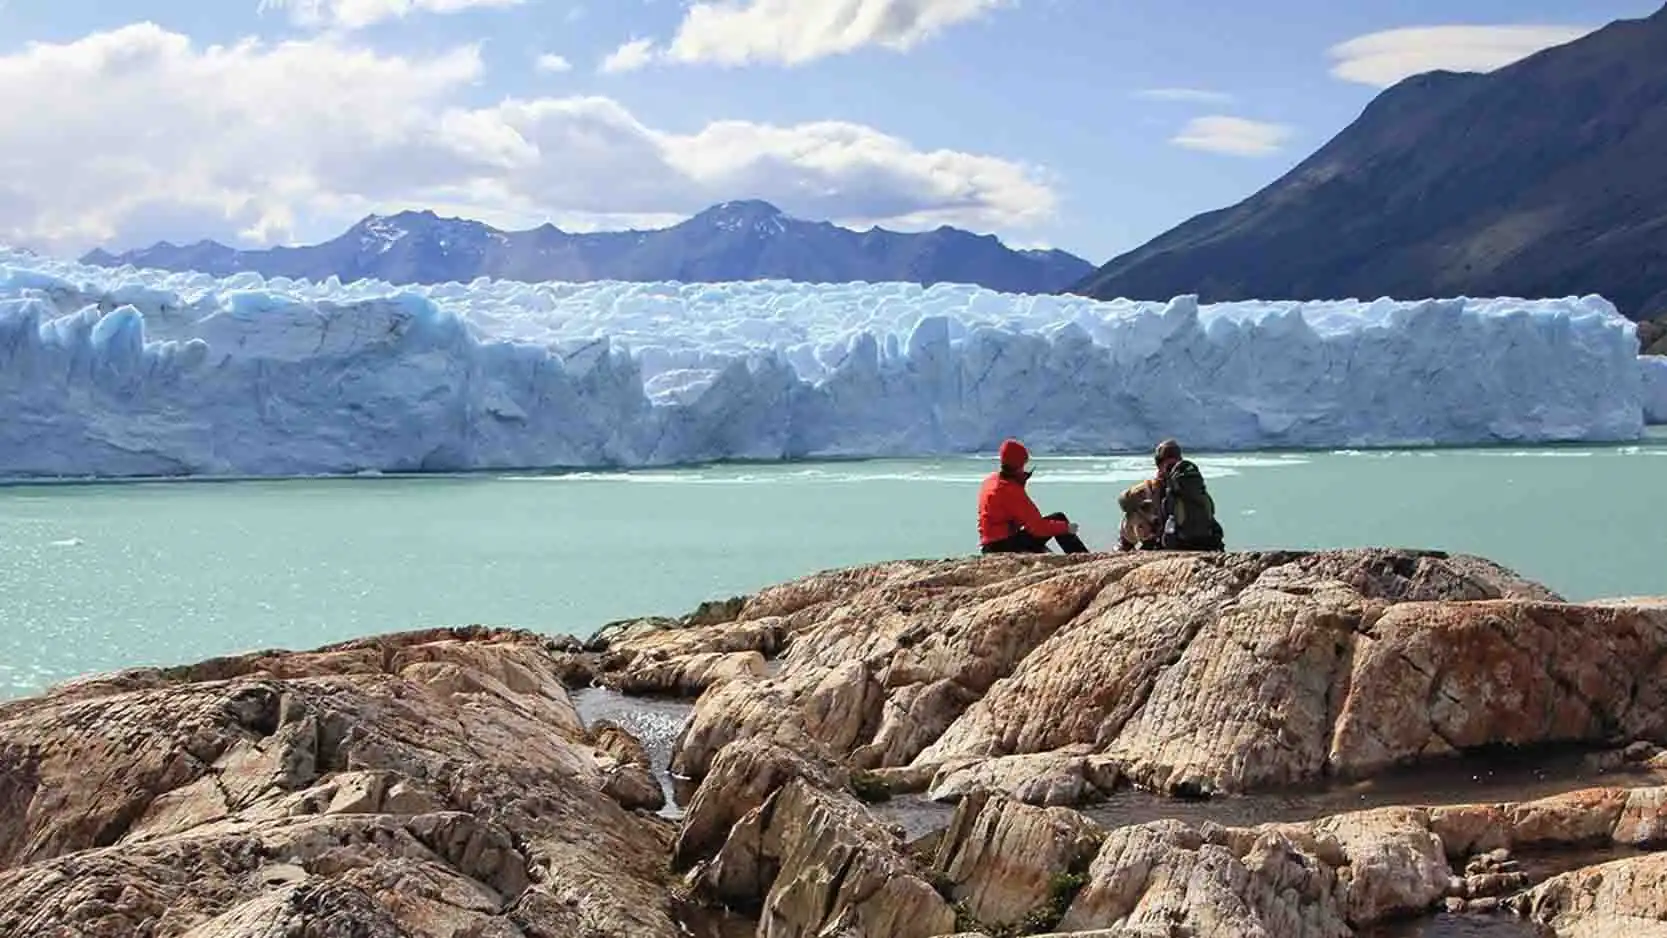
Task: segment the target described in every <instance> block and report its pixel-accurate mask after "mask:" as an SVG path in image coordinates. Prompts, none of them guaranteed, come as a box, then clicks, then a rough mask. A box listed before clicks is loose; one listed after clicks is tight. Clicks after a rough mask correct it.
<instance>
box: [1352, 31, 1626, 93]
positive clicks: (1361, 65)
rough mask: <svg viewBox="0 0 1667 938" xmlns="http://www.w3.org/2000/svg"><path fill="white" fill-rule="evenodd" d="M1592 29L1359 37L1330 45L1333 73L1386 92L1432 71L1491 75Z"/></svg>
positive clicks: (1393, 33)
mask: <svg viewBox="0 0 1667 938" xmlns="http://www.w3.org/2000/svg"><path fill="white" fill-rule="evenodd" d="M1593 29H1594V27H1591V26H1411V27H1407V28H1404V29H1390V30H1385V31H1383V32H1376V33H1368V34H1367V35H1364V36H1357V37H1355V38H1354V39H1350V40H1349V41H1347V42H1343V43H1339V44H1337V45H1335V46H1332V47H1331V50H1330V56H1331V58H1332V59H1334V60H1335V62H1334V64H1333V65H1332V69H1331V74H1333V75H1335V76H1336V77H1338V78H1341V79H1343V80H1345V81H1352V82H1359V83H1360V84H1365V85H1372V86H1374V87H1377V88H1387V87H1389V86H1390V85H1393V84H1395V83H1396V82H1398V81H1400V80H1402V79H1404V78H1409V77H1411V76H1413V75H1418V74H1422V73H1424V72H1431V71H1436V70H1446V71H1453V72H1491V71H1493V70H1494V69H1497V68H1503V67H1505V66H1507V65H1510V64H1511V63H1512V62H1516V61H1519V60H1521V59H1524V58H1527V57H1528V56H1530V55H1533V54H1534V53H1536V52H1539V51H1540V50H1542V49H1548V48H1550V47H1552V46H1559V45H1563V44H1564V43H1568V42H1573V41H1574V40H1576V39H1579V38H1580V37H1581V36H1584V35H1586V34H1587V33H1590V32H1591V31H1592V30H1593Z"/></svg>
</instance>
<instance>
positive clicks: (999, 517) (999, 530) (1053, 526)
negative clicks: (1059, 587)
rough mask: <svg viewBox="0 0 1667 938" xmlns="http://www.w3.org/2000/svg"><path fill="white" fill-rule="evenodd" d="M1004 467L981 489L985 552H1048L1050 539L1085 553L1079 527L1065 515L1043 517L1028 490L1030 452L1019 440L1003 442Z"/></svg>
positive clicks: (1073, 551) (981, 531)
mask: <svg viewBox="0 0 1667 938" xmlns="http://www.w3.org/2000/svg"><path fill="white" fill-rule="evenodd" d="M1000 457H1001V468H1000V469H999V470H998V471H996V472H994V473H991V474H990V477H989V478H987V479H985V480H984V485H983V487H981V488H980V489H979V490H978V540H979V543H980V545H981V546H982V549H983V552H984V553H986V554H1046V553H1049V550H1048V541H1049V540H1050V539H1051V540H1052V541H1053V542H1054V543H1056V544H1058V545H1059V549H1060V550H1062V551H1064V552H1065V553H1067V554H1086V553H1088V548H1087V546H1085V545H1084V544H1083V543H1082V541H1081V540H1080V539H1079V538H1078V537H1077V526H1076V524H1074V523H1073V522H1072V521H1071V520H1070V519H1069V518H1067V517H1065V515H1064V514H1052V515H1048V516H1046V517H1043V515H1042V512H1041V509H1039V508H1037V507H1036V503H1035V502H1033V501H1031V500H1030V495H1029V494H1027V493H1026V492H1025V483H1026V482H1029V481H1030V475H1031V474H1030V473H1029V472H1027V471H1026V470H1025V466H1026V464H1028V463H1029V462H1030V451H1029V450H1027V449H1025V447H1024V444H1023V443H1020V442H1019V441H1018V440H1008V441H1006V442H1004V443H1002V444H1001V453H1000Z"/></svg>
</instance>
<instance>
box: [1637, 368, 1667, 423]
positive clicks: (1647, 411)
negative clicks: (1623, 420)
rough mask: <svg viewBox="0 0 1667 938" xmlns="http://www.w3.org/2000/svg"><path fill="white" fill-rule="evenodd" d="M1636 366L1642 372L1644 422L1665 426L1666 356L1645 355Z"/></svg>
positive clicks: (1666, 419)
mask: <svg viewBox="0 0 1667 938" xmlns="http://www.w3.org/2000/svg"><path fill="white" fill-rule="evenodd" d="M1638 364H1639V365H1640V366H1641V367H1642V369H1643V372H1644V420H1645V422H1646V423H1656V424H1667V356H1664V355H1645V356H1643V357H1642V358H1639V359H1638Z"/></svg>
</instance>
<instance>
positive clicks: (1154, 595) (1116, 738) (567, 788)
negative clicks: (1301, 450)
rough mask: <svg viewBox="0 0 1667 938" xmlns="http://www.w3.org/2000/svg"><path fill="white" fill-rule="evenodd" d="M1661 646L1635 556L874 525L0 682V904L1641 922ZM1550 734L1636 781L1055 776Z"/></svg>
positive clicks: (1313, 922) (726, 931)
mask: <svg viewBox="0 0 1667 938" xmlns="http://www.w3.org/2000/svg"><path fill="white" fill-rule="evenodd" d="M1664 662H1667V603H1663V602H1661V601H1659V600H1650V599H1636V600H1616V601H1610V602H1604V603H1591V604H1584V605H1572V604H1568V603H1564V602H1562V601H1560V600H1559V598H1558V597H1556V596H1554V595H1551V594H1549V593H1547V592H1546V591H1545V590H1543V589H1541V588H1539V587H1537V586H1535V585H1533V584H1530V583H1525V582H1523V581H1522V580H1520V579H1519V578H1517V577H1515V576H1514V575H1512V574H1510V573H1509V572H1508V571H1505V570H1502V569H1500V568H1498V567H1497V566H1494V565H1492V564H1489V563H1486V562H1485V561H1480V560H1476V559H1473V558H1455V557H1446V556H1442V555H1436V554H1429V553H1418V552H1409V551H1345V552H1326V553H1318V554H1307V553H1296V552H1283V553H1257V554H1225V555H1190V554H1157V555H1148V554H1130V555H1119V556H1082V557H993V558H985V559H980V560H971V561H963V560H955V561H943V562H908V563H893V564H884V565H879V566H875V567H868V568H861V569H857V570H846V571H833V572H829V573H825V574H821V575H818V576H814V577H808V578H806V579H804V580H800V581H797V582H794V583H790V584H785V585H783V586H781V587H777V588H774V589H771V590H766V591H764V592H762V593H759V594H758V595H756V596H753V597H748V598H746V599H743V600H738V601H732V602H728V603H723V604H714V605H712V606H709V607H707V608H705V609H703V610H701V611H700V612H699V613H697V614H696V615H695V616H691V617H688V618H685V619H680V620H641V621H637V622H633V623H626V624H621V625H618V626H614V627H610V628H609V629H608V630H606V631H605V632H604V633H603V634H600V635H598V636H597V637H596V638H595V639H593V640H592V641H591V642H590V643H589V644H588V645H587V646H581V645H580V644H579V643H577V642H574V641H571V640H560V641H551V640H544V639H541V638H539V637H537V636H534V635H531V634H528V633H523V632H512V631H501V630H489V629H479V628H475V629H459V630H436V631H428V632H420V633H409V634H404V635H395V636H387V637H383V638H377V639H367V640H363V641H358V642H349V643H345V644H341V645H334V646H330V647H327V648H323V649H319V650H317V651H312V652H300V653H288V652H263V653H257V654H251V655H245V656H239V657H235V658H224V659H216V660H214V661H209V662H204V663H202V664H199V665H193V666H189V667H182V668H172V669H146V670H136V671H130V672H124V673H122V674H117V675H111V676H105V677H98V678H91V679H87V680H84V681H80V682H76V683H73V684H70V685H66V686H64V687H61V688H58V689H55V690H54V691H53V692H51V693H49V694H47V695H44V696H42V697H38V698H32V699H28V700H21V701H14V702H10V703H6V704H0V934H3V935H6V936H8V938H10V936H14V935H15V936H19V938H33V936H37V935H38V936H53V938H57V936H60V935H71V934H73V935H78V936H80V935H86V936H90V938H102V936H117V935H120V936H126V935H132V934H141V935H147V936H151V938H255V936H260V938H270V936H277V935H296V936H305V938H382V936H387V938H430V936H433V938H439V936H446V938H464V936H469V938H543V936H552V938H553V936H568V935H575V936H590V938H608V936H625V935H632V936H636V935H642V936H649V938H653V936H667V938H670V936H673V935H677V936H685V938H740V936H742V935H757V936H762V938H869V936H873V938H880V936H896V938H936V936H940V935H953V934H960V935H963V936H966V938H971V936H986V938H1012V936H1016V935H1020V934H1077V935H1094V936H1099V938H1107V936H1129V938H1133V936H1140V938H1150V936H1184V935H1262V936H1272V935H1278V936H1291V938H1334V936H1335V938H1344V936H1350V935H1355V934H1361V933H1367V932H1369V930H1371V929H1373V928H1376V927H1378V926H1382V925H1387V924H1390V923H1394V922H1396V921H1398V920H1401V919H1404V918H1409V917H1410V918H1416V917H1418V916H1423V915H1428V914H1430V913H1432V912H1435V911H1437V910H1444V909H1445V910H1451V911H1463V912H1474V913H1494V914H1511V915H1516V916H1519V917H1521V918H1522V919H1525V920H1527V921H1530V922H1533V923H1538V924H1540V925H1544V926H1545V927H1547V928H1549V929H1551V930H1552V931H1554V932H1555V933H1556V934H1558V935H1561V936H1576V935H1580V936H1600V935H1625V936H1626V938H1636V936H1643V935H1648V934H1651V933H1652V932H1651V931H1650V929H1652V928H1660V927H1661V926H1662V925H1663V923H1667V907H1664V906H1663V905H1662V904H1661V902H1660V900H1659V897H1658V895H1657V893H1659V892H1660V891H1662V887H1663V884H1664V883H1667V880H1664V878H1663V877H1664V876H1667V873H1664V868H1663V866H1662V864H1661V860H1660V858H1661V857H1662V856H1663V855H1664V854H1661V853H1658V852H1656V851H1660V850H1663V849H1664V848H1667V779H1664V778H1663V776H1662V775H1652V774H1651V768H1652V767H1655V768H1657V769H1660V770H1662V771H1663V772H1667V754H1664V753H1663V752H1662V751H1661V749H1660V747H1659V744H1660V743H1662V742H1663V741H1664V737H1667V724H1664V714H1667V663H1664ZM592 682H597V683H600V684H602V685H604V686H606V687H612V688H616V689H618V690H622V691H628V692H632V693H649V694H655V695H682V696H685V697H687V696H693V695H697V694H698V695H699V699H698V702H697V703H696V705H695V707H694V713H693V714H692V716H691V717H690V719H689V723H688V725H687V726H686V727H685V729H684V731H683V734H682V737H681V738H680V740H679V742H678V745H677V751H676V755H675V758H674V759H673V763H674V765H673V767H674V768H680V769H685V770H687V771H689V772H690V773H691V774H693V775H696V776H698V787H696V788H695V789H694V792H693V796H692V798H690V799H689V800H688V801H687V803H686V805H685V806H684V812H683V816H682V818H681V821H680V822H679V823H673V822H672V821H669V820H667V819H665V818H663V817H660V816H658V815H657V814H655V813H653V812H655V811H658V810H659V809H660V808H661V807H662V806H663V805H664V803H665V795H664V789H663V788H662V781H664V779H663V776H661V777H657V774H658V773H657V772H656V766H657V765H658V766H660V767H662V768H663V761H660V760H663V759H665V758H666V753H665V749H664V746H663V742H660V743H653V746H652V747H645V746H644V744H643V742H642V741H641V740H638V739H637V738H635V737H634V736H633V735H632V734H631V733H630V732H628V731H627V730H626V729H625V728H624V727H625V726H627V725H637V724H635V723H632V722H631V719H630V714H629V713H628V712H625V711H622V710H620V709H618V708H617V707H616V706H615V704H616V703H617V702H618V701H619V700H622V699H623V698H619V697H613V698H608V700H609V703H608V705H607V706H608V707H609V708H613V709H606V710H604V711H598V710H595V709H589V708H590V707H592V706H594V698H593V697H592V696H590V695H593V694H608V693H609V691H607V690H589V691H586V695H585V696H584V697H581V698H580V699H581V700H582V701H585V702H586V706H587V710H586V713H588V714H590V715H591V716H592V718H593V720H594V722H593V723H591V724H590V725H588V726H587V725H586V723H585V721H584V720H581V719H580V716H579V712H578V711H577V710H576V709H575V706H574V704H573V700H572V699H571V698H570V697H569V695H568V690H567V686H568V685H570V684H574V683H584V684H590V683H592ZM602 712H606V713H608V714H610V715H611V716H613V717H617V718H619V720H620V722H617V723H615V722H605V721H603V720H601V719H599V718H598V717H599V716H600V714H601V713H602ZM646 738H649V739H650V741H651V742H653V740H655V739H662V740H663V737H662V736H652V735H651V736H649V737H646ZM1554 742H1568V743H1582V744H1598V745H1600V746H1601V747H1603V748H1602V749H1601V750H1600V751H1597V752H1594V753H1592V754H1590V755H1579V754H1577V755H1576V756H1574V757H1573V758H1572V761H1570V762H1569V763H1568V764H1571V765H1574V764H1578V766H1579V767H1578V768H1577V769H1575V770H1574V771H1578V772H1585V773H1591V774H1594V775H1601V774H1603V773H1605V772H1611V771H1616V772H1617V774H1615V775H1610V776H1607V777H1608V778H1610V779H1611V780H1613V779H1616V778H1625V779H1627V780H1628V781H1629V782H1631V783H1634V784H1638V785H1640V787H1633V788H1625V787H1595V788H1594V787H1585V788H1582V789H1581V790H1575V791H1569V792H1567V793H1565V794H1559V795H1556V796H1554V797H1547V798H1540V799H1537V800H1522V801H1513V802H1509V803H1477V804H1442V803H1421V802H1420V798H1419V797H1418V794H1417V792H1416V790H1413V789H1407V788H1405V787H1398V786H1400V785H1403V784H1404V781H1405V777H1403V778H1402V779H1401V781H1400V782H1398V783H1396V784H1386V785H1384V786H1382V787H1378V786H1377V784H1376V783H1370V784H1363V785H1360V786H1354V787H1351V788H1350V791H1351V792H1352V791H1353V790H1354V788H1355V787H1358V788H1360V789H1361V790H1363V791H1364V790H1367V789H1371V790H1372V791H1374V792H1375V795H1374V796H1375V797H1376V796H1382V795H1383V794H1385V793H1388V794H1389V795H1390V796H1392V797H1393V796H1395V793H1398V792H1404V793H1405V794H1404V795H1403V796H1401V798H1400V801H1399V802H1396V803H1391V804H1388V805H1387V806H1384V807H1379V808H1374V809H1372V810H1361V811H1350V812H1346V813H1335V814H1333V813H1332V812H1333V811H1335V810H1336V809H1335V808H1328V809H1325V810H1323V811H1322V810H1313V811H1310V812H1308V813H1303V814H1291V813H1288V812H1285V811H1281V812H1280V813H1279V814H1278V815H1271V814H1268V813H1257V812H1249V813H1248V814H1246V815H1244V816H1246V817H1256V818H1261V817H1270V816H1278V817H1281V818H1294V820H1289V821H1288V822H1284V823H1270V824H1250V823H1248V822H1244V821H1238V822H1234V823H1231V824H1229V823H1216V822H1213V821H1206V820H1204V819H1203V818H1204V817H1206V816H1211V817H1215V818H1216V820H1217V821H1224V820H1225V818H1224V817H1222V816H1219V815H1200V814H1197V813H1193V814H1191V815H1188V816H1190V817H1191V818H1192V820H1182V819H1181V817H1180V815H1181V812H1176V816H1165V814H1166V812H1164V811H1159V812H1155V817H1154V814H1148V815H1146V816H1144V817H1141V818H1136V820H1146V818H1147V817H1154V819H1152V820H1149V821H1147V822H1146V823H1127V821H1128V820H1129V819H1130V818H1128V817H1127V815H1117V816H1119V817H1123V818H1124V820H1123V821H1119V822H1117V823H1116V824H1113V823H1111V822H1109V821H1108V822H1107V823H1106V824H1104V825H1102V824H1101V823H1099V822H1096V821H1095V820H1094V819H1093V818H1091V817H1090V816H1088V815H1087V814H1084V813H1079V812H1078V811H1077V810H1074V809H1073V807H1071V806H1076V805H1082V804H1084V803H1086V802H1091V801H1094V800H1096V799H1098V798H1101V797H1103V796H1105V795H1107V794H1108V793H1111V792H1114V791H1115V790H1117V789H1119V788H1121V787H1124V786H1127V785H1129V784H1131V783H1134V784H1140V785H1146V786H1150V787H1153V788H1157V789H1161V790H1164V791H1167V792H1170V793H1177V794H1195V793H1199V794H1215V793H1233V792H1248V793H1249V794H1247V795H1244V796H1243V797H1246V798H1250V799H1255V798H1258V797H1264V796H1262V795H1258V794H1257V793H1258V792H1260V791H1262V790H1265V789H1273V790H1274V791H1275V792H1276V794H1275V795H1273V797H1275V798H1283V793H1284V792H1286V791H1288V790H1289V789H1290V788H1291V787H1292V786H1306V785H1309V784H1311V783H1315V782H1319V781H1329V780H1333V779H1337V778H1341V777H1348V776H1352V775H1374V774H1379V773H1381V772H1382V771H1383V770H1386V769H1388V768H1391V767H1394V766H1397V765H1400V764H1403V763H1419V762H1425V763H1427V762H1430V761H1432V760H1438V759H1443V758H1446V757H1448V756H1451V755H1453V754H1455V753H1459V752H1470V753H1471V754H1472V758H1483V757H1482V756H1479V755H1477V753H1478V752H1485V751H1486V750H1487V749H1488V748H1489V747H1498V746H1505V747H1514V748H1518V749H1522V747H1532V746H1535V745H1538V744H1542V743H1554ZM651 753H652V755H651ZM1559 764H1562V763H1559ZM1621 769H1624V770H1625V772H1624V773H1621V772H1619V771H1618V770H1621ZM1644 779H1649V781H1648V782H1647V783H1646V782H1644V781H1642V780H1644ZM1587 784H1588V785H1589V784H1591V783H1587ZM1552 790H1558V789H1556V788H1553V789H1552ZM917 792H924V793H925V794H926V795H927V796H928V797H929V798H935V799H941V800H943V801H952V802H954V807H953V808H952V809H951V808H949V807H946V806H943V805H938V804H931V803H930V802H928V801H924V800H922V799H920V798H918V797H916V796H915V795H914V794H912V793H917ZM899 794H903V795H904V797H901V798H898V799H897V800H898V801H900V802H902V803H903V806H902V807H899V806H898V805H892V806H890V807H888V808H887V809H885V810H881V809H879V808H878V807H876V806H875V805H873V804H872V802H876V801H885V800H887V799H888V798H893V797H894V796H897V795H899ZM1335 794H1336V792H1333V793H1331V795H1335ZM1331 795H1328V796H1327V797H1331ZM1118 797H1119V798H1120V799H1125V801H1123V802H1119V803H1123V804H1126V803H1127V801H1126V799H1129V798H1134V797H1137V796H1135V795H1133V794H1125V795H1119V796H1118ZM1138 797H1146V796H1138ZM1350 797H1351V798H1352V795H1351V796H1350ZM1424 800H1428V799H1424ZM1303 803H1305V804H1306V803H1310V802H1303ZM1312 803H1314V804H1319V803H1322V802H1320V801H1314V802H1312ZM1324 803H1329V804H1337V803H1339V802H1337V801H1335V800H1333V801H1330V802H1324ZM1162 804H1164V805H1165V806H1168V805H1172V804H1173V802H1170V801H1165V802H1162ZM909 805H914V806H915V807H916V808H929V809H931V811H932V812H935V813H934V814H933V815H932V816H933V817H935V818H936V819H937V820H936V823H933V824H929V825H921V824H919V823H917V821H918V818H915V819H911V818H910V816H909V815H908V814H907V812H908V811H909V810H910V808H909V807H908V806H909ZM1350 806H1351V807H1352V806H1353V804H1352V802H1351V803H1350ZM1107 807H1108V808H1109V807H1112V806H1107ZM900 811H901V812H902V813H898V812H900ZM1328 814H1329V815H1330V816H1320V815H1328ZM1094 816H1095V817H1100V818H1102V819H1104V818H1106V817H1108V815H1107V814H1106V813H1097V814H1095V815H1094Z"/></svg>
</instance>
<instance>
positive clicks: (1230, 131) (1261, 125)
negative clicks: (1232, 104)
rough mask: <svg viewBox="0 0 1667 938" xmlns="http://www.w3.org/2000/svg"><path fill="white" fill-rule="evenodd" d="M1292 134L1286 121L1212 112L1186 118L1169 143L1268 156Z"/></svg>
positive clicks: (1190, 147) (1247, 154)
mask: <svg viewBox="0 0 1667 938" xmlns="http://www.w3.org/2000/svg"><path fill="white" fill-rule="evenodd" d="M1290 137H1291V129H1290V128H1289V127H1287V126H1285V125H1283V124H1270V123H1265V122H1263V121H1253V120H1246V119H1245V118H1242V117H1224V116H1221V115H1211V116H1208V117H1197V118H1193V119H1192V120H1190V121H1187V124H1186V126H1185V127H1183V128H1181V132H1180V133H1178V134H1176V135H1175V136H1174V137H1172V138H1171V139H1170V142H1171V143H1173V144H1175V145H1176V146H1178V147H1186V148H1187V149H1189V150H1203V151H1205V152H1208V153H1225V154H1227V155H1229V156H1267V155H1269V154H1271V153H1277V152H1279V149H1280V147H1282V146H1284V144H1285V141H1286V140H1288V139H1290Z"/></svg>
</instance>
